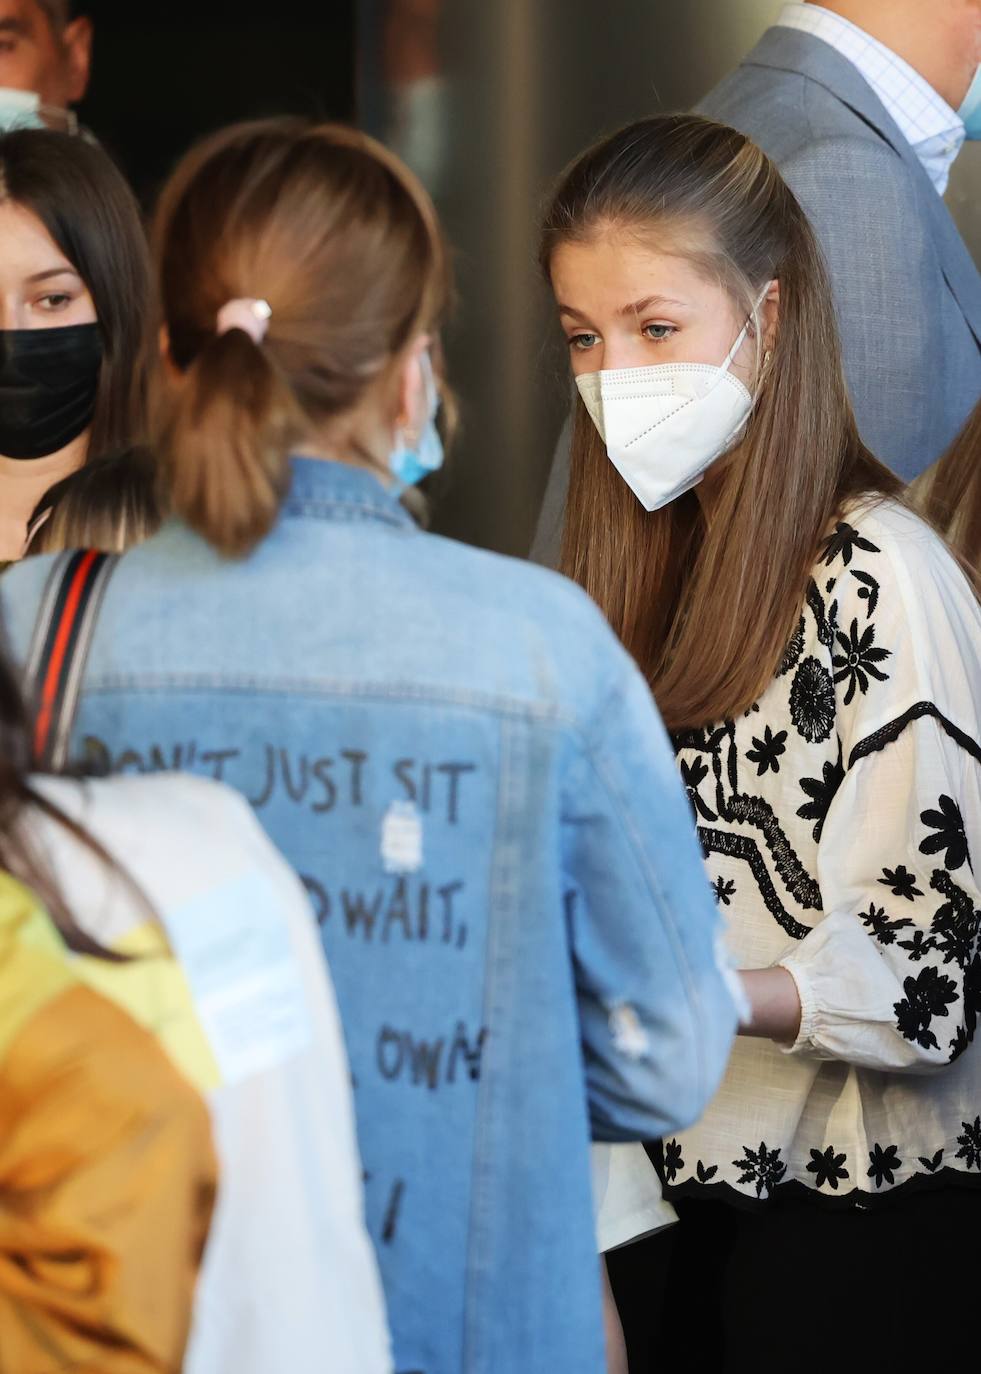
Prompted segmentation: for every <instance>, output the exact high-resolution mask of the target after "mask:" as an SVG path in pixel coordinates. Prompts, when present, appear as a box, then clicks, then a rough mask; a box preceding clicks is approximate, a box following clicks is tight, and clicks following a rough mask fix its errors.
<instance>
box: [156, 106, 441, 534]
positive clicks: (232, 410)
mask: <svg viewBox="0 0 981 1374" xmlns="http://www.w3.org/2000/svg"><path fill="white" fill-rule="evenodd" d="M153 241H154V252H155V258H156V264H157V269H158V274H159V283H160V297H161V303H162V309H163V322H164V324H165V326H166V330H167V333H168V336H169V353H170V359H171V362H172V364H173V366H174V367H175V368H176V369H177V370H178V372H179V373H180V374H182V375H181V377H180V380H179V383H177V384H175V385H169V386H165V387H164V388H163V391H162V399H161V409H160V413H159V421H158V424H157V425H156V426H155V428H156V432H157V441H158V443H157V447H158V452H159V455H160V459H161V462H162V465H163V468H164V472H165V475H166V480H167V482H168V484H169V495H170V499H171V503H172V505H173V508H174V509H175V511H176V512H177V514H179V515H180V516H182V517H183V519H184V520H185V521H187V523H188V524H189V525H190V526H191V527H192V528H193V529H195V530H196V531H197V532H198V533H199V534H200V535H202V537H203V538H205V539H207V540H208V541H209V542H210V543H211V544H212V545H213V546H214V547H215V548H217V549H218V550H220V551H221V552H222V553H225V554H232V555H234V554H243V553H246V552H248V550H250V549H251V548H252V547H253V546H254V545H255V544H256V543H257V542H258V541H259V540H260V539H262V537H263V536H264V535H265V534H266V533H267V532H268V530H269V529H270V527H271V526H272V524H273V521H274V520H275V518H276V514H277V512H278V509H279V504H280V500H281V499H282V495H283V492H284V489H285V485H286V481H287V476H288V463H287V459H288V457H289V453H290V449H291V447H292V446H294V445H297V444H299V443H301V442H302V441H303V439H304V438H306V437H309V436H310V434H311V433H312V432H316V430H317V429H318V428H320V427H322V426H323V425H324V424H325V423H327V422H330V421H333V420H336V419H337V417H338V416H342V415H344V414H346V413H349V412H351V411H352V410H353V409H354V408H355V407H357V406H358V405H359V403H360V402H361V401H362V400H363V399H364V397H365V394H366V392H367V391H368V388H369V387H371V386H372V385H373V384H375V383H376V382H384V381H385V378H386V375H387V373H389V372H390V371H391V365H392V364H393V362H394V361H395V359H396V358H397V357H398V355H399V354H400V351H401V350H402V349H404V348H405V347H406V346H407V345H408V344H409V343H411V342H412V340H413V339H414V338H415V337H416V336H418V335H419V334H421V333H424V332H427V331H429V330H431V329H433V328H434V327H435V325H436V324H437V322H438V320H439V317H440V315H441V313H442V311H443V309H444V307H445V305H446V302H447V297H448V292H449V274H448V267H447V256H446V252H445V248H444V244H443V238H442V235H441V232H440V229H439V225H438V222H437V219H436V214H435V211H434V209H433V207H432V204H431V202H430V200H429V197H428V196H427V195H426V193H425V191H424V190H423V188H422V186H421V185H420V183H419V182H418V181H417V180H416V179H415V177H414V176H413V175H412V174H411V173H410V172H409V171H408V170H407V169H406V168H405V167H404V166H403V165H402V164H401V163H400V162H399V161H398V159H397V158H395V157H394V156H393V155H392V154H391V153H389V152H387V151H386V149H384V148H383V147H382V146H381V144H379V143H376V142H375V141H374V140H373V139H371V138H369V137H368V136H367V135H365V134H362V133H358V132H356V131H355V130H353V129H348V128H344V127H342V126H339V125H332V124H321V125H311V124H308V123H306V122H304V121H301V120H295V119H276V120H264V121H260V122H257V123H251V124H242V125H238V126H235V127H233V128H230V129H226V130H224V131H222V132H221V133H218V134H216V135H214V136H213V137H212V138H209V139H207V140H206V141H205V142H204V143H203V144H201V145H200V146H199V147H198V148H196V149H195V150H194V151H192V152H191V153H190V154H189V155H188V156H187V157H186V158H184V160H183V161H182V162H181V163H180V165H179V166H178V168H177V170H176V171H175V173H174V175H173V176H172V178H171V180H170V182H169V183H168V185H167V186H166V188H165V189H164V192H163V195H162V198H161V202H160V206H159V210H158V213H157V218H156V223H155V230H154V235H153ZM239 298H246V299H253V300H265V301H266V302H267V303H268V304H269V306H270V307H271V310H272V315H271V318H270V320H269V328H268V333H267V335H266V337H265V339H264V340H263V341H262V343H261V344H257V343H255V342H254V341H253V339H252V338H251V337H250V336H249V335H247V334H246V333H245V332H244V331H243V330H241V329H232V330H229V331H228V332H226V333H223V334H220V335H219V334H217V333H216V317H217V314H218V311H219V310H220V309H221V307H222V306H223V305H225V304H226V302H228V301H229V300H233V299H239Z"/></svg>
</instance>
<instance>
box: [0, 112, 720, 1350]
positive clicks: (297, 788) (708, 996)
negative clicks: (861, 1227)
mask: <svg viewBox="0 0 981 1374" xmlns="http://www.w3.org/2000/svg"><path fill="white" fill-rule="evenodd" d="M154 252H155V258H156V264H157V273H158V281H159V289H160V300H161V304H162V311H163V319H162V326H163V329H162V334H163V341H164V365H163V368H162V375H161V376H160V378H159V379H158V381H159V386H158V389H157V390H158V394H157V396H156V398H155V401H154V405H153V409H154V417H155V418H154V422H153V423H154V429H155V434H156V439H157V444H158V449H159V460H160V463H161V466H162V469H163V472H164V475H165V480H166V483H167V487H168V499H169V503H170V506H171V507H172V509H173V510H174V512H175V513H176V515H177V517H178V519H177V520H175V521H172V522H170V523H168V525H167V526H165V528H164V529H163V530H162V531H161V532H160V533H159V534H158V535H157V536H155V537H154V538H152V539H150V540H149V541H147V543H145V544H143V545H141V546H140V548H138V549H135V550H133V551H132V552H130V553H128V554H126V555H125V556H124V557H123V558H122V559H121V560H120V562H119V565H118V567H117V568H116V571H115V573H114V574H113V578H112V581H111V583H110V584H109V587H108V590H107V592H106V594H105V598H104V600H103V602H102V607H101V611H100V614H99V618H98V623H97V625H96V627H95V632H94V636H93V638H92V641H91V649H90V655H89V661H88V668H87V671H86V673H85V676H84V680H83V682H82V691H81V705H80V709H79V713H78V718H77V724H76V727H75V731H74V745H75V748H76V749H77V748H79V747H82V748H84V750H85V752H86V753H87V754H88V756H89V758H90V759H98V760H100V761H101V762H102V763H103V764H104V765H105V766H107V767H108V768H110V769H134V768H135V769H151V768H158V767H159V768H168V767H169V768H185V769H193V770H195V771H199V772H203V773H206V774H209V775H211V776H213V777H220V778H222V779H223V780H224V781H225V782H226V783H229V784H231V785H232V786H234V787H237V788H238V789H239V790H240V791H241V792H242V794H243V795H244V796H245V797H246V798H248V800H249V801H250V802H251V803H252V805H253V806H254V807H255V808H256V811H257V813H258V816H259V818H260V820H261V821H262V822H263V824H264V825H265V827H266V828H267V830H268V832H269V833H270V835H272V837H273V838H274V839H275V840H277V841H278V843H279V845H280V847H281V848H282V850H283V851H284V853H285V854H286V855H287V857H288V858H289V859H291V860H292V862H293V864H294V866H295V867H296V868H297V870H298V871H299V873H300V874H301V876H302V878H303V881H304V883H305V885H306V888H307V890H308V892H309V894H310V897H311V900H312V902H313V906H314V909H315V911H316V915H317V919H318V929H319V933H320V935H321V937H322V940H323V944H324V948H325V951H326V953H327V955H328V957H329V962H330V967H331V972H332V975H333V979H334V983H335V985H336V988H337V993H338V1002H339V1006H340V1011H341V1018H342V1021H343V1026H344V1031H345V1036H346V1040H347V1045H348V1050H349V1054H350V1059H351V1069H352V1077H353V1081H354V1084H355V1107H356V1113H357V1124H358V1133H359V1139H360V1144H361V1154H362V1159H363V1162H364V1169H365V1206H366V1215H367V1223H368V1228H369V1231H370V1233H371V1235H372V1238H373V1239H374V1241H375V1247H376V1250H377V1254H378V1258H379V1265H380V1269H381V1276H382V1281H383V1284H384V1288H385V1295H386V1298H387V1300H388V1311H389V1318H390V1323H391V1328H392V1336H393V1343H394V1358H395V1368H396V1369H398V1370H426V1371H427V1374H459V1371H460V1370H463V1369H468V1370H478V1369H479V1370H495V1371H497V1370H500V1371H502V1372H503V1371H517V1370H528V1371H531V1370H543V1371H544V1370H548V1371H553V1370H555V1371H558V1370H561V1371H562V1374H596V1370H597V1369H599V1368H601V1367H602V1363H603V1358H604V1341H603V1327H602V1321H601V1305H600V1271H599V1265H598V1262H597V1256H596V1244H595V1226H594V1215H593V1204H592V1192H591V1178H590V1169H589V1151H588V1144H589V1137H590V1132H592V1134H594V1135H595V1136H596V1137H598V1138H600V1139H603V1140H610V1141H613V1140H627V1141H631V1140H633V1141H637V1140H640V1139H643V1138H645V1137H648V1136H657V1135H661V1134H664V1133H665V1132H666V1131H667V1132H672V1131H674V1130H675V1129H679V1128H680V1127H681V1126H682V1125H683V1124H687V1123H689V1122H690V1121H692V1120H693V1119H694V1118H695V1117H696V1116H697V1115H698V1113H699V1112H700V1110H701V1109H702V1107H703V1105H704V1103H705V1102H706V1100H707V1098H708V1096H709V1095H710V1094H711V1092H712V1091H713V1089H714V1087H715V1085H716V1084H717V1082H718V1079H719V1076H720V1075H721V1072H722V1069H723V1066H724V1063H725V1059H726V1056H727V1054H728V1050H729V1044H730V1041H731V1036H732V1032H733V1029H734V1025H735V1011H734V1007H733V1002H732V998H731V995H730V992H729V989H728V981H727V970H725V969H724V968H722V967H721V966H720V965H719V963H718V962H717V959H716V943H715V934H716V926H717V920H718V918H717V916H716V914H715V911H714V908H713V906H712V903H711V898H710V894H709V892H708V887H707V884H706V883H705V878H704V875H703V873H702V870H701V864H700V862H699V857H698V852H697V847H696V845H695V839H694V836H693V834H692V833H691V828H690V825H689V823H688V816H687V811H686V807H685V801H684V794H683V792H682V790H681V787H680V784H679V783H678V779H677V777H676V776H675V773H674V769H673V765H672V760H671V757H670V752H669V749H668V746H667V741H666V738H665V736H664V732H663V729H662V727H661V725H660V722H659V720H658V718H657V714H656V712H655V710H654V707H653V704H652V702H651V699H650V695H649V693H648V691H647V689H646V686H645V685H644V682H643V679H642V678H641V676H640V674H639V673H638V671H637V669H636V668H635V666H634V665H633V664H632V663H631V661H630V659H629V656H628V655H627V654H626V653H625V652H624V650H623V649H622V647H621V646H620V645H619V644H618V643H617V642H616V639H615V637H614V636H613V635H612V633H611V632H610V629H609V626H608V625H606V624H605V622H604V621H603V619H602V617H601V616H600V615H599V613H598V612H597V610H596V608H595V607H594V606H593V605H592V604H591V603H590V602H589V601H588V599H587V598H586V597H585V596H583V594H582V593H581V592H580V591H579V590H578V588H575V587H573V586H572V585H570V584H569V583H568V582H566V581H564V580H562V579H559V578H556V577H554V576H553V575H551V574H548V573H544V572H543V571H542V570H541V569H536V568H532V567H529V566H528V565H526V564H522V563H517V562H512V561H510V560H508V559H502V558H496V557H492V556H491V555H489V554H487V553H484V552H482V551H479V550H475V549H468V548H465V547H463V546H462V545H459V544H454V543H452V542H450V541H447V540H443V539H439V538H436V537H435V536H431V535H429V534H426V533H424V532H423V531H422V530H420V529H419V527H418V526H417V525H416V524H415V523H414V522H413V520H412V519H411V518H410V515H409V513H408V511H407V509H406V505H407V503H406V501H405V500H404V498H405V497H406V496H407V495H408V494H409V491H410V490H411V489H412V488H413V487H414V484H415V483H417V482H418V481H420V480H421V479H423V478H424V477H425V476H426V474H427V473H430V472H432V471H434V470H435V469H436V468H437V467H438V466H439V464H440V461H441V458H442V444H443V440H444V438H445V437H446V434H447V428H448V426H447V422H446V415H447V410H448V404H447V397H446V394H445V389H444V387H443V384H442V381H441V377H440V372H441V366H440V361H441V360H440V350H439V343H438V330H439V327H440V324H441V322H442V317H443V315H444V313H445V309H446V305H447V301H448V296H449V281H448V275H449V274H448V268H447V252H446V249H445V247H444V244H443V239H442V235H441V233H440V230H439V226H438V224H437V221H436V216H435V213H434V210H433V207H432V205H431V203H430V201H429V199H428V197H427V196H426V194H425V192H424V191H423V189H422V187H421V186H420V185H419V183H418V182H417V181H416V179H415V178H414V177H413V176H412V175H411V173H410V172H409V171H408V170H407V169H406V168H405V167H403V166H402V165H401V164H400V163H399V162H398V161H397V160H396V159H395V158H394V157H393V156H392V155H391V154H390V153H388V152H387V151H386V150H385V149H384V148H382V147H380V146H379V145H378V144H377V143H375V142H374V141H373V140H372V139H370V138H368V137H366V136H365V135H363V134H360V133H357V132H355V131H353V130H350V129H344V128H340V127H336V126H332V125H319V126H317V125H308V124H305V123H302V122H296V121H285V122H283V121H272V122H263V123H259V124H252V125H245V126H241V127H238V128H233V129H229V130H226V131H224V132H223V133H220V134H217V135H215V136H214V137H213V138H211V139H209V140H208V141H207V142H206V143H204V144H203V145H202V146H201V147H200V148H199V149H197V150H196V151H194V152H192V153H191V154H190V155H189V156H188V157H187V158H186V159H185V160H184V162H183V163H182V164H181V165H180V166H179V167H178V169H177V171H176V172H175V174H174V176H173V179H172V180H171V182H170V184H169V185H168V186H167V188H166V189H165V191H164V193H163V197H162V200H161V203H160V207H159V211H158V215H157V220H156V225H155V230H154ZM35 561H37V562H38V563H43V561H42V560H35ZM41 571H42V569H38V571H37V572H34V571H33V570H31V569H27V568H25V569H21V568H18V569H16V570H15V580H14V581H13V582H11V583H9V584H6V586H5V587H4V591H5V592H7V588H8V587H9V592H7V600H8V605H9V608H10V614H11V616H12V617H13V619H14V620H15V622H16V628H17V629H18V630H19V635H18V644H19V646H20V648H21V649H23V645H24V642H25V639H26V635H27V633H28V632H29V624H30V623H31V622H32V621H33V618H34V610H35V607H36V604H37V598H38V593H39V591H40V587H41V577H40V575H39V574H40V573H41ZM264 900H265V898H264V895H263V891H262V888H261V885H260V886H256V887H255V888H254V889H250V888H248V887H247V886H243V888H242V891H241V902H242V904H243V910H248V909H249V908H250V906H252V905H255V906H257V907H258V908H259V909H260V910H261V907H262V904H263V902H264ZM246 953H247V952H246ZM275 956H276V950H275V948H271V949H270V948H267V947H266V946H265V945H263V946H259V947H257V948H254V949H253V952H252V958H253V962H252V963H251V964H249V965H248V967H249V969H250V970H251V971H252V972H254V973H255V974H256V976H259V975H260V974H261V973H262V972H263V971H266V972H268V976H269V977H271V978H273V980H274V981H275V979H276V977H277V976H278V975H277V974H276V957H275ZM243 957H245V955H244V954H243ZM281 1010H282V1012H283V1016H284V1021H283V1025H282V1026H280V1025H279V1024H278V1023H276V1022H273V1023H271V1024H270V1026H269V1027H268V1034H269V1035H270V1036H271V1037H272V1039H273V1041H274V1044H276V1045H279V1046H280V1048H282V1049H284V1051H289V1050H291V1048H292V1046H293V1039H294V1037H297V1036H300V1037H302V1034H303V1025H302V1022H301V1021H298V1019H297V1018H296V1017H292V1016H289V1015H288V1014H287V1013H288V1011H289V1008H288V1007H287V1006H285V1005H283V1006H281ZM317 1162H318V1161H317V1158H316V1155H315V1152H314V1151H313V1150H312V1149H311V1150H308V1151H306V1152H298V1157H297V1168H299V1167H301V1165H306V1166H307V1168H308V1169H309V1168H311V1167H312V1168H313V1169H314V1170H315V1169H316V1165H317ZM323 1177H324V1181H323V1182H322V1184H321V1185H319V1187H316V1189H315V1191H316V1194H321V1193H322V1194H324V1195H326V1196H327V1197H334V1196H335V1194H334V1193H333V1192H332V1191H331V1184H330V1177H329V1173H328V1171H327V1170H326V1169H324V1171H323ZM306 1186H309V1187H311V1188H315V1184H314V1183H313V1182H309V1181H308V1183H307V1185H306ZM346 1196H347V1211H348V1214H349V1215H350V1214H353V1213H354V1212H355V1211H356V1209H357V1204H358V1199H357V1195H356V1193H355V1191H354V1190H353V1189H351V1188H348V1189H347V1193H346ZM337 1205H338V1206H340V1203H338V1204H337ZM288 1220H289V1218H284V1226H285V1225H286V1224H287V1222H288ZM294 1220H295V1219H294ZM323 1233H324V1247H325V1250H326V1248H327V1245H328V1241H329V1240H330V1235H331V1228H330V1227H329V1226H327V1227H324V1228H323ZM310 1258H312V1255H311V1256H307V1257H301V1256H298V1262H297V1263H296V1264H295V1265H294V1266H292V1267H291V1268H290V1269H289V1270H287V1271H284V1273H285V1274H287V1275H288V1285H289V1288H290V1290H291V1292H293V1293H294V1295H295V1300H296V1302H297V1303H298V1304H300V1305H301V1306H302V1310H304V1311H307V1310H309V1308H308V1306H307V1304H309V1303H310V1302H312V1304H313V1308H312V1310H313V1312H314V1313H315V1314H320V1313H322V1314H323V1318H322V1330H321V1333H320V1336H319V1337H318V1338H316V1339H312V1340H306V1341H304V1342H303V1343H302V1344H303V1349H302V1351H301V1350H299V1349H296V1350H295V1351H294V1349H293V1346H290V1347H289V1349H288V1350H287V1349H286V1348H285V1347H284V1350H283V1351H281V1352H276V1351H267V1352H265V1359H263V1353H262V1352H258V1351H255V1350H253V1348H252V1347H253V1343H252V1342H251V1341H250V1323H249V1322H248V1321H243V1322H237V1321H235V1320H234V1317H233V1316H232V1315H230V1316H229V1329H228V1331H227V1336H228V1342H227V1345H226V1346H225V1349H224V1353H225V1354H227V1355H228V1356H229V1358H228V1359H227V1360H222V1359H221V1358H220V1357H216V1358H215V1359H214V1360H213V1361H212V1363H211V1364H209V1365H208V1366H207V1368H208V1374H218V1372H219V1371H224V1370H225V1369H229V1370H230V1369H234V1370H235V1374H243V1371H245V1370H247V1369H248V1370H251V1369H255V1370H260V1369H261V1370H262V1371H263V1374H265V1371H266V1370H273V1369H275V1370H279V1369H283V1370H285V1369H289V1370H290V1372H291V1374H300V1371H301V1370H303V1371H305V1370H310V1371H313V1370H317V1371H320V1370H323V1369H326V1368H330V1369H331V1370H335V1369H337V1370H340V1369H341V1368H345V1369H346V1368H351V1367H352V1366H351V1365H350V1364H344V1365H342V1364H339V1363H338V1355H337V1350H336V1344H335V1342H334V1341H333V1340H332V1339H331V1337H330V1329H329V1328H330V1323H331V1320H332V1319H334V1317H335V1315H336V1320H337V1322H338V1323H339V1321H340V1314H338V1309H339V1308H340V1307H343V1308H344V1310H347V1309H349V1308H351V1306H352V1305H351V1303H350V1302H346V1303H345V1302H342V1295H343V1293H344V1292H346V1291H348V1289H347V1286H346V1285H345V1284H342V1283H341V1280H342V1278H343V1279H346V1280H348V1281H349V1280H350V1274H349V1273H348V1269H349V1266H344V1274H343V1275H341V1274H339V1275H338V1276H337V1278H336V1281H332V1280H328V1281H327V1282H326V1283H325V1282H320V1281H319V1280H318V1275H317V1271H316V1269H315V1268H313V1267H312V1266H311V1264H310V1263H309V1259H310ZM277 1291H279V1289H278V1287H277ZM328 1297H331V1298H333V1299H334V1301H333V1302H331V1303H330V1304H328V1302H327V1298H328ZM281 1325H282V1329H283V1340H284V1341H285V1340H286V1338H287V1330H288V1329H295V1328H296V1323H295V1322H294V1321H293V1319H292V1318H291V1319H290V1320H289V1321H287V1320H285V1319H284V1320H283V1322H282V1323H281ZM300 1343H301V1337H300V1334H299V1331H297V1335H296V1340H295V1342H294V1345H296V1346H297V1347H299V1345H300ZM246 1346H247V1347H248V1349H247V1350H243V1347H246ZM246 1354H247V1355H248V1356H249V1359H248V1361H247V1362H246V1363H243V1362H242V1361H243V1359H244V1358H245V1355H246ZM233 1357H234V1358H233ZM239 1357H241V1358H239ZM372 1367H373V1366H372ZM357 1368H358V1371H359V1374H361V1371H362V1370H365V1371H367V1368H368V1366H366V1365H363V1364H362V1365H358V1366H357Z"/></svg>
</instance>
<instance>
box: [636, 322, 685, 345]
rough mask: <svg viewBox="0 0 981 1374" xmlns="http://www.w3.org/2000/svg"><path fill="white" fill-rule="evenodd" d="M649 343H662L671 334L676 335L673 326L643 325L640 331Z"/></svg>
mask: <svg viewBox="0 0 981 1374" xmlns="http://www.w3.org/2000/svg"><path fill="white" fill-rule="evenodd" d="M642 332H643V333H644V334H645V335H646V336H647V338H648V339H650V341H651V343H664V341H665V339H670V337H671V335H672V334H677V332H678V331H677V329H676V328H675V326H674V325H673V324H645V325H644V328H643V331H642Z"/></svg>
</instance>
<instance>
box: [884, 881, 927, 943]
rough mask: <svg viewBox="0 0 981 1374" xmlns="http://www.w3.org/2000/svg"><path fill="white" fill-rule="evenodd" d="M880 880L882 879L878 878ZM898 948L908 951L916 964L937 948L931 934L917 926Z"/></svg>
mask: <svg viewBox="0 0 981 1374" xmlns="http://www.w3.org/2000/svg"><path fill="white" fill-rule="evenodd" d="M879 881H880V882H881V881H882V879H881V878H880V879H879ZM899 948H900V949H905V950H908V951H909V961H910V963H911V964H918V963H919V962H920V960H921V959H923V958H925V957H926V955H928V954H932V953H933V951H934V950H935V949H936V948H937V942H936V940H934V938H933V936H932V935H927V934H926V932H925V931H923V930H920V929H919V927H917V929H916V930H914V931H913V934H912V935H911V937H910V938H909V939H908V940H900V942H899Z"/></svg>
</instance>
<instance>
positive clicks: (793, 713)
mask: <svg viewBox="0 0 981 1374" xmlns="http://www.w3.org/2000/svg"><path fill="white" fill-rule="evenodd" d="M790 719H791V720H792V721H793V722H794V725H795V727H796V729H797V733H798V734H799V735H800V736H801V738H802V739H806V740H807V742H808V744H821V743H822V742H823V741H824V740H826V739H827V738H828V737H829V735H830V734H831V731H832V730H833V729H834V724H835V688H834V683H833V682H832V681H831V674H830V673H829V672H828V670H827V668H825V667H824V665H823V664H821V663H819V662H818V660H817V659H816V658H805V659H804V662H803V663H802V664H801V665H800V667H799V668H798V669H797V672H796V673H795V674H794V681H793V683H792V684H791V688H790Z"/></svg>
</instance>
